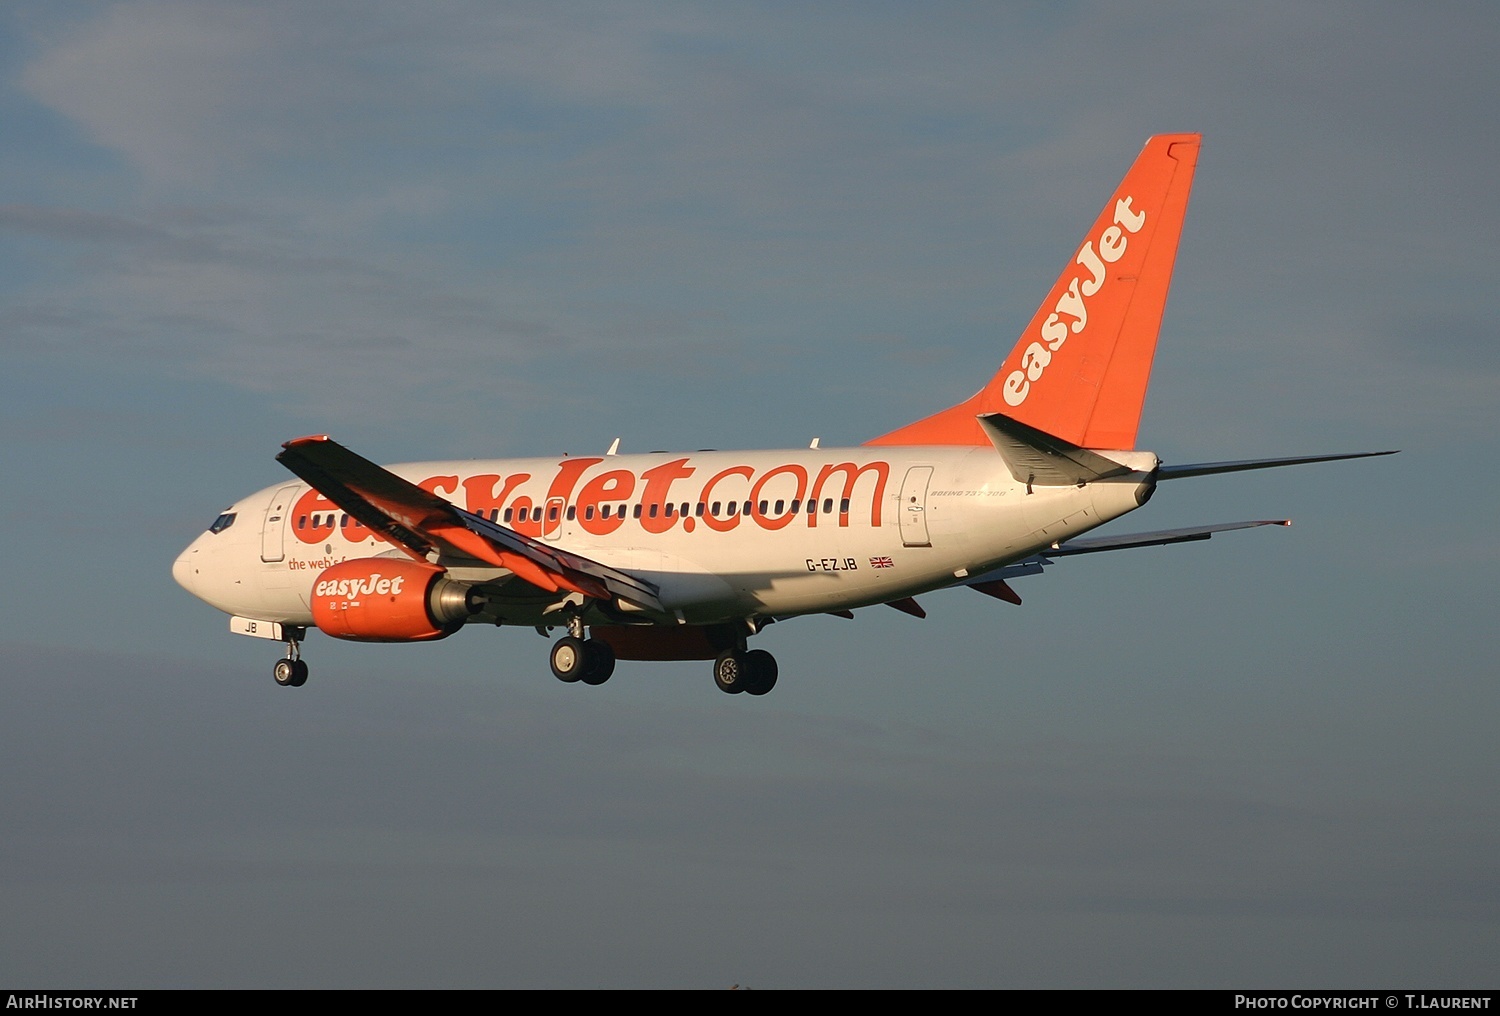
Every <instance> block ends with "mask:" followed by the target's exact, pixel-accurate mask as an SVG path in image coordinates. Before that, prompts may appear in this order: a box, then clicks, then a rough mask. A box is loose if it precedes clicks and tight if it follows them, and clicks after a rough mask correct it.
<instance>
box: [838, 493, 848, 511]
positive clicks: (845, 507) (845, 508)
mask: <svg viewBox="0 0 1500 1016" xmlns="http://www.w3.org/2000/svg"><path fill="white" fill-rule="evenodd" d="M839 514H840V515H848V514H849V499H848V498H847V497H846V498H844V499H843V500H842V501H840V502H839Z"/></svg>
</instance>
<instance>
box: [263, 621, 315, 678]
mask: <svg viewBox="0 0 1500 1016" xmlns="http://www.w3.org/2000/svg"><path fill="white" fill-rule="evenodd" d="M302 634H305V630H304V629H301V628H298V629H297V634H292V633H291V632H288V633H287V637H286V659H284V660H277V661H276V666H274V667H272V668H271V676H272V677H274V678H276V683H277V684H279V685H281V686H282V687H283V688H300V687H302V686H303V685H304V684H306V683H307V663H306V662H305V661H304V660H303V659H302V643H301V641H300V636H301V635H302Z"/></svg>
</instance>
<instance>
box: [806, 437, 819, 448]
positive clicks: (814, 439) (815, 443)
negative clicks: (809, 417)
mask: <svg viewBox="0 0 1500 1016" xmlns="http://www.w3.org/2000/svg"><path fill="white" fill-rule="evenodd" d="M821 440H823V439H822V438H820V437H815V438H813V443H812V444H810V445H808V446H807V447H809V448H816V447H818V442H819V441H821Z"/></svg>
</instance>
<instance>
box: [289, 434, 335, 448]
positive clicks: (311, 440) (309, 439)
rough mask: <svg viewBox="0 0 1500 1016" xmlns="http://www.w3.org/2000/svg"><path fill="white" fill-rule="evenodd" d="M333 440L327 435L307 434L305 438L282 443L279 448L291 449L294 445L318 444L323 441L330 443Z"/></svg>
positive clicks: (296, 438)
mask: <svg viewBox="0 0 1500 1016" xmlns="http://www.w3.org/2000/svg"><path fill="white" fill-rule="evenodd" d="M332 440H333V438H331V437H329V436H328V435H327V434H309V435H307V436H306V437H294V438H292V439H291V440H290V441H284V442H282V445H281V447H283V448H292V447H294V446H296V445H306V444H318V443H320V442H323V441H332Z"/></svg>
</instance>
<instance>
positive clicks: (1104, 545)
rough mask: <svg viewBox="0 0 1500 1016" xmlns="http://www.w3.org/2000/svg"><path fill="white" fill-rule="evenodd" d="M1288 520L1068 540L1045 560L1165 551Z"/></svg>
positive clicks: (1234, 523)
mask: <svg viewBox="0 0 1500 1016" xmlns="http://www.w3.org/2000/svg"><path fill="white" fill-rule="evenodd" d="M1291 524H1292V520H1291V519H1260V520H1257V521H1255V522H1221V523H1220V524H1219V525H1217V526H1190V527H1188V528H1186V529H1158V530H1157V531H1156V532H1154V533H1130V534H1128V535H1124V536H1096V537H1093V538H1092V539H1087V540H1069V541H1068V542H1066V543H1063V544H1059V545H1058V546H1056V547H1054V548H1052V549H1051V550H1044V551H1042V554H1043V556H1045V557H1068V556H1070V555H1072V554H1097V553H1099V552H1100V551H1104V550H1129V549H1130V548H1132V547H1165V546H1166V545H1167V544H1169V543H1192V542H1193V541H1195V540H1206V539H1208V538H1209V537H1211V536H1213V535H1214V534H1215V533H1226V532H1229V531H1230V530H1232V529H1254V528H1255V527H1256V526H1289V525H1291Z"/></svg>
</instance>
